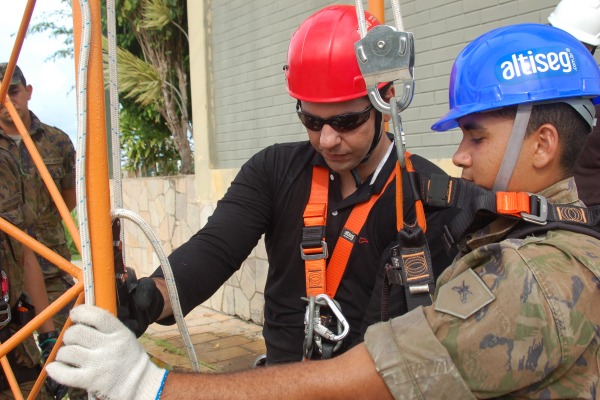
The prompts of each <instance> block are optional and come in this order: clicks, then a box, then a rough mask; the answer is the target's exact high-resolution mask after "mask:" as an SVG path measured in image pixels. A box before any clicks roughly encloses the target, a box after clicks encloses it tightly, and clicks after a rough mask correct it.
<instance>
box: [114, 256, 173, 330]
mask: <svg viewBox="0 0 600 400" xmlns="http://www.w3.org/2000/svg"><path fill="white" fill-rule="evenodd" d="M128 276H129V277H128V281H127V294H128V295H127V296H119V301H118V304H117V316H118V318H119V319H120V320H121V322H123V323H124V324H125V325H126V326H127V327H128V328H129V329H130V330H131V331H132V332H133V333H135V336H136V337H140V336H142V334H143V333H144V332H145V331H146V329H148V325H150V324H152V323H154V322H156V320H158V317H160V314H161V313H162V310H163V307H164V304H165V301H164V299H163V296H162V293H161V292H160V291H159V290H158V288H157V287H156V284H155V283H154V280H153V279H152V278H141V279H139V280H137V279H136V278H135V272H133V270H130V268H128Z"/></svg>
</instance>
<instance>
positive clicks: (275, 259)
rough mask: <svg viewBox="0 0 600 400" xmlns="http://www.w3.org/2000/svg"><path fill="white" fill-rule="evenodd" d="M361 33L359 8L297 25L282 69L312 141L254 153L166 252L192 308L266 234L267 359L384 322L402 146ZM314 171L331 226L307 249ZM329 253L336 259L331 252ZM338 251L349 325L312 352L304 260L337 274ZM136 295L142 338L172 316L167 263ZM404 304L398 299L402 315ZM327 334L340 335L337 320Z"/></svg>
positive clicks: (439, 217) (437, 262)
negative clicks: (371, 90) (187, 234)
mask: <svg viewBox="0 0 600 400" xmlns="http://www.w3.org/2000/svg"><path fill="white" fill-rule="evenodd" d="M366 18H367V22H368V25H369V27H373V26H375V25H378V24H379V22H378V21H377V20H376V19H375V18H374V17H373V16H372V15H370V14H368V13H366ZM357 29H358V22H357V17H356V10H355V8H354V7H352V6H341V5H338V6H331V7H327V8H325V9H323V10H321V11H319V12H317V13H315V14H314V15H312V16H311V17H309V18H308V19H307V20H306V21H305V22H304V23H303V24H302V25H301V26H300V27H299V28H298V30H297V31H296V32H295V34H294V35H293V37H292V39H291V43H290V47H289V52H288V60H287V65H286V66H285V67H284V70H285V74H286V81H287V89H288V93H289V94H290V95H291V96H292V97H294V98H295V99H297V100H298V102H297V113H298V116H299V118H300V120H301V122H302V123H303V124H304V125H305V127H306V129H307V133H308V138H309V140H308V141H304V142H297V143H283V144H276V145H273V146H269V147H267V148H266V149H264V150H262V151H260V152H259V153H258V154H256V155H255V156H253V157H252V158H251V159H250V160H249V161H247V162H246V163H245V164H244V165H243V166H242V168H241V170H240V172H239V173H238V175H237V177H236V178H235V179H234V181H233V182H232V183H231V187H230V188H229V189H228V191H227V193H226V194H225V196H224V197H223V199H221V200H220V201H219V203H218V205H217V208H216V209H215V212H214V214H213V215H212V216H211V217H210V218H209V219H208V223H207V224H206V226H204V227H203V228H202V229H201V230H200V231H199V232H197V233H196V234H195V235H194V236H192V237H191V238H190V240H189V241H188V242H187V243H185V244H183V245H182V246H181V247H179V248H178V249H177V250H176V251H174V252H173V253H172V254H171V255H170V257H169V261H170V263H171V266H172V269H173V273H174V276H175V281H176V284H177V290H178V294H179V297H180V301H181V307H182V310H183V312H184V314H185V313H188V312H189V311H190V310H192V309H193V308H194V307H196V306H198V305H199V304H201V303H202V302H204V301H205V300H207V299H208V298H209V297H210V296H211V295H212V294H213V293H214V292H215V291H216V290H217V289H218V288H219V287H220V286H221V285H222V284H223V283H224V282H225V281H226V280H227V279H228V278H229V277H230V276H231V275H232V274H233V273H234V272H235V271H237V270H238V269H239V268H240V266H241V264H242V262H243V261H244V260H245V259H246V258H247V257H248V255H249V254H250V252H251V251H252V249H253V248H254V247H255V246H256V244H257V242H258V241H259V239H260V238H261V236H262V235H265V244H266V250H267V254H268V261H269V272H268V277H267V281H266V287H265V291H264V296H265V314H264V315H265V322H264V329H263V334H264V338H265V342H266V348H267V362H268V363H270V364H274V363H285V362H293V361H300V360H302V359H303V358H318V357H320V355H321V354H320V353H322V354H324V355H325V357H330V356H332V355H334V354H333V352H335V354H340V353H343V352H344V351H345V350H347V349H349V348H350V347H352V346H353V345H355V344H357V343H359V342H361V341H362V333H363V330H364V329H366V325H368V324H365V323H364V321H368V322H369V323H370V322H374V321H377V320H379V315H380V310H379V303H380V300H379V299H378V298H375V299H372V296H373V291H374V288H375V286H376V285H378V286H380V285H381V282H379V283H378V284H376V281H377V276H378V272H380V271H381V269H382V268H383V266H382V261H381V259H382V256H383V254H384V253H385V251H386V249H387V248H388V246H390V244H391V243H392V242H394V241H395V240H396V239H397V235H398V227H397V220H398V218H397V215H396V203H395V199H396V188H395V186H396V182H397V178H396V177H395V175H394V174H395V167H396V160H397V154H396V149H395V147H394V143H393V140H392V138H391V136H390V135H389V134H387V133H386V132H385V129H384V122H386V121H387V120H388V119H389V118H390V117H389V115H383V114H382V113H381V112H379V111H377V110H376V109H374V108H373V106H372V105H371V102H370V101H369V98H368V97H367V90H366V86H365V82H364V80H363V78H362V75H361V72H360V69H359V67H358V64H357V61H356V56H355V53H354V42H356V41H358V40H359V39H360V37H359V34H358V32H357ZM379 90H380V93H381V96H382V98H383V99H384V100H385V101H387V102H389V100H390V98H391V97H392V96H393V95H394V89H393V86H392V85H390V84H388V85H385V84H382V85H380V88H379ZM410 161H412V164H413V166H414V168H415V169H416V170H417V171H419V172H424V173H443V172H442V171H441V170H440V169H439V168H437V167H436V166H435V165H433V164H432V163H430V162H429V161H427V160H425V159H423V158H421V157H419V156H416V155H413V156H411V157H410ZM315 171H320V172H321V175H320V176H321V179H323V183H321V184H320V186H321V187H323V186H324V187H325V190H326V191H325V192H324V193H325V194H324V196H325V200H324V201H325V202H326V213H325V214H324V215H321V217H323V219H326V223H324V224H322V225H324V226H325V229H324V232H323V234H317V235H316V242H315V243H316V247H314V246H313V247H311V246H309V245H307V243H308V242H310V240H309V239H310V238H308V237H307V233H306V232H307V230H306V229H305V228H306V224H307V223H308V224H309V225H310V221H308V222H307V220H310V218H308V217H307V215H308V214H307V212H308V211H307V210H308V209H309V208H311V205H309V207H307V203H311V202H312V200H311V201H310V202H309V197H311V199H312V196H313V195H314V194H315V193H316V192H317V190H316V189H314V190H313V189H311V186H314V185H315V184H316V186H319V183H318V182H317V179H318V178H317V177H316V175H317V172H315ZM402 177H403V179H402V182H403V190H402V193H403V210H404V212H403V215H402V216H401V219H402V218H403V221H404V222H405V223H407V224H411V223H413V222H414V221H415V220H416V214H415V199H414V198H412V194H411V190H410V185H409V179H408V176H407V175H406V172H403V173H402ZM388 180H389V181H390V184H389V185H387V186H386V184H387V183H388ZM315 182H317V183H315ZM315 196H316V195H315ZM373 196H378V197H379V198H378V199H377V197H373ZM371 199H377V201H376V202H374V204H372V205H371V206H370V207H371V208H370V211H369V213H368V217H367V218H366V221H364V224H362V225H359V229H356V228H355V229H354V231H352V229H349V228H344V226H345V224H348V221H349V218H350V217H349V216H350V214H351V213H352V211H353V210H355V209H356V208H357V207H358V206H359V205H364V204H366V203H368V202H369V201H370V200H371ZM322 203H323V202H321V204H322ZM311 204H312V203H311ZM426 215H427V236H428V238H429V239H430V248H431V254H432V260H433V263H432V264H433V265H434V267H435V268H436V270H435V271H436V273H439V272H440V271H441V270H442V269H443V268H445V267H446V266H447V265H448V264H449V263H450V261H451V260H450V258H449V257H447V256H446V254H445V252H444V250H443V246H442V245H441V240H440V235H441V230H442V226H443V224H444V222H445V221H444V218H445V217H444V215H445V214H443V213H441V212H438V211H436V210H429V209H427V208H426ZM305 217H306V218H305ZM352 218H354V217H352ZM400 227H402V224H400ZM317 229H318V227H317ZM308 230H309V231H310V228H308ZM343 233H345V234H346V235H347V234H350V235H351V237H352V238H353V239H354V241H353V246H352V248H351V251H350V253H349V254H346V255H341V256H338V255H336V250H337V247H338V246H336V245H337V244H338V238H340V235H342V234H343ZM309 236H310V235H309ZM313 239H315V238H313ZM340 240H341V239H340ZM301 244H302V247H303V250H302V254H301V250H300V248H301ZM315 251H317V252H318V253H319V254H315V253H314V252H315ZM325 255H328V257H325V258H323V257H324V256H325ZM305 259H306V260H305ZM332 259H335V260H336V262H335V263H336V264H339V265H341V272H339V273H338V278H337V280H336V279H335V278H333V279H332V278H331V277H329V276H328V277H327V278H326V280H327V285H328V286H329V287H330V288H331V287H337V290H334V291H335V293H330V297H331V298H333V299H334V300H335V301H337V302H338V303H339V308H340V309H341V313H342V314H343V316H344V318H345V319H346V320H347V322H348V324H349V333H348V334H347V336H346V337H345V338H344V339H343V341H342V342H341V344H340V345H336V346H334V347H335V348H333V349H332V348H329V347H328V348H327V349H321V348H319V350H320V351H317V350H314V351H312V352H309V351H308V350H307V347H306V346H304V347H303V344H304V340H305V331H304V319H305V312H306V307H307V304H308V303H307V301H306V300H304V299H302V298H303V297H307V296H308V294H309V293H308V292H307V286H306V283H305V282H310V283H309V286H310V285H311V284H312V283H314V282H315V281H320V280H321V278H318V277H317V278H315V277H314V276H312V275H311V276H309V277H307V276H306V270H307V269H311V268H312V266H309V267H307V265H310V264H311V263H313V262H314V264H318V263H319V261H318V260H322V262H323V264H322V265H323V266H324V265H325V260H327V263H328V265H327V271H328V272H329V271H331V270H332V266H331V264H332V262H331V260H332ZM339 259H341V261H339ZM339 265H338V267H339ZM317 268H319V267H317ZM340 276H341V279H339V277H340ZM380 277H381V274H380ZM332 281H333V282H332ZM154 284H155V285H156V286H155V285H154ZM147 285H149V287H148V286H147ZM378 295H379V291H378V292H377V294H376V295H375V296H378ZM140 299H142V300H141V301H140ZM136 301H137V304H138V305H139V304H141V303H145V304H149V307H148V314H149V318H148V319H147V320H145V321H141V320H137V321H134V322H133V324H132V323H131V322H132V321H131V320H130V321H128V323H129V326H130V327H131V328H132V329H133V330H134V332H136V334H138V335H141V333H143V332H144V330H145V329H146V328H147V325H148V324H149V323H152V322H155V321H158V322H159V323H164V324H169V323H173V318H172V316H171V314H172V310H171V306H170V303H169V300H168V296H167V292H166V285H165V281H164V279H163V276H162V272H161V271H160V270H157V271H155V272H154V274H153V275H152V278H151V279H150V278H143V279H141V280H140V282H139V286H138V288H137V293H136ZM369 304H372V306H371V307H370V306H369ZM325 309H326V307H322V310H325ZM402 311H403V310H402V307H400V310H399V311H397V312H402ZM331 331H332V332H334V333H339V332H337V331H336V327H335V326H334V327H332V328H331ZM317 339H321V338H319V337H317ZM324 342H325V340H322V341H321V343H324ZM311 344H312V343H311ZM311 344H309V347H312V346H311ZM318 344H319V345H320V343H318ZM336 344H337V343H336ZM315 348H316V347H315Z"/></svg>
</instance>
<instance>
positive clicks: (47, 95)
mask: <svg viewBox="0 0 600 400" xmlns="http://www.w3.org/2000/svg"><path fill="white" fill-rule="evenodd" d="M0 1H2V12H1V14H0V62H5V61H8V59H9V58H10V54H11V52H12V49H13V44H14V42H15V38H16V33H17V32H18V30H19V26H20V24H21V19H22V18H23V11H24V10H25V5H26V4H27V2H26V1H25V0H0ZM61 8H62V9H67V10H68V9H69V7H68V6H67V5H65V4H63V3H61V0H37V1H36V4H35V8H34V10H33V15H32V17H31V22H30V26H32V25H33V24H35V23H37V22H41V21H43V19H44V18H46V19H47V18H48V13H49V12H52V11H54V10H57V9H61ZM62 23H63V24H71V25H72V21H70V20H66V21H64V22H62ZM61 40H62V39H61V38H52V37H50V35H49V33H35V34H28V35H27V37H26V38H25V42H24V44H23V47H22V49H21V53H20V55H19V58H18V61H17V65H19V67H20V68H21V70H22V71H23V75H25V79H27V83H28V84H31V85H32V86H33V93H32V95H31V100H30V101H29V109H30V110H31V111H33V112H34V113H35V114H36V115H37V116H38V117H39V118H40V120H41V121H42V122H44V123H46V124H48V125H53V126H56V127H58V128H60V129H62V130H63V131H65V132H66V133H67V134H68V135H69V136H70V137H71V140H72V141H73V143H74V144H76V139H77V117H76V116H77V113H76V96H75V90H74V86H75V64H74V61H73V60H72V59H59V60H57V61H50V60H48V57H50V56H51V55H52V54H53V53H54V52H55V51H56V50H59V49H61V48H64V45H63V44H62V42H61Z"/></svg>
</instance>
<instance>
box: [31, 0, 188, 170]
mask: <svg viewBox="0 0 600 400" xmlns="http://www.w3.org/2000/svg"><path fill="white" fill-rule="evenodd" d="M62 3H63V5H68V6H69V7H68V10H67V9H66V8H65V9H63V10H60V11H55V12H50V13H45V14H44V15H43V18H42V21H41V22H38V23H36V24H35V25H33V26H32V27H31V28H30V30H29V31H30V32H32V33H44V32H46V34H48V32H49V34H50V35H51V36H54V37H64V38H65V40H64V44H65V49H64V50H59V51H58V52H56V53H55V54H54V55H53V56H51V57H50V58H51V59H56V58H62V57H73V29H72V28H71V27H70V26H71V25H68V24H66V19H67V18H69V19H70V18H71V8H70V4H71V2H70V0H62ZM100 3H101V10H102V12H103V15H102V31H103V32H106V31H107V17H106V12H107V10H106V0H101V2H100ZM186 4H187V3H186V0H116V1H115V9H114V16H115V19H116V32H115V40H116V45H117V78H118V91H119V94H120V99H119V102H120V125H121V129H120V131H121V132H122V138H121V145H122V156H123V158H124V160H123V165H124V168H125V169H126V170H130V171H135V174H136V175H137V176H140V175H141V176H147V175H172V174H176V173H178V172H179V171H181V172H182V173H193V157H192V153H191V150H190V149H191V147H192V145H193V141H192V138H191V130H192V123H191V121H190V118H189V116H190V115H191V101H190V100H189V99H190V98H191V95H190V87H189V84H188V83H189V80H188V77H189V50H188V36H187V33H186V31H187V6H186ZM103 48H104V49H105V52H106V51H107V49H108V45H107V42H106V38H103ZM105 83H106V85H107V87H108V86H109V85H110V79H109V73H108V67H107V56H106V55H105ZM174 138H178V140H177V144H178V147H176V146H175V143H176V142H175V140H174ZM128 157H132V158H131V159H128ZM161 157H162V158H161ZM182 158H183V160H184V161H182Z"/></svg>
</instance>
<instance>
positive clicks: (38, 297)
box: [23, 247, 54, 333]
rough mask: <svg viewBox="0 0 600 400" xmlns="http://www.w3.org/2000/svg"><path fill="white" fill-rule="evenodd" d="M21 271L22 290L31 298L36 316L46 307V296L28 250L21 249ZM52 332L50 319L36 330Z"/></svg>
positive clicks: (37, 264) (42, 282)
mask: <svg viewBox="0 0 600 400" xmlns="http://www.w3.org/2000/svg"><path fill="white" fill-rule="evenodd" d="M23 269H24V271H23V272H24V274H23V275H24V285H23V286H24V289H25V291H26V292H27V293H28V294H29V296H30V297H31V303H32V304H33V306H34V307H35V310H36V314H39V313H40V312H42V311H43V310H45V309H46V307H48V305H49V303H48V295H47V294H46V285H45V283H44V276H43V275H42V270H41V269H40V265H39V263H38V261H37V258H36V257H35V254H34V253H33V251H32V250H31V249H29V248H26V247H25V248H24V249H23ZM52 330H54V323H53V322H52V319H48V320H46V321H44V323H43V324H42V326H41V327H40V328H39V329H38V331H39V332H40V333H45V332H50V331H52Z"/></svg>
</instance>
